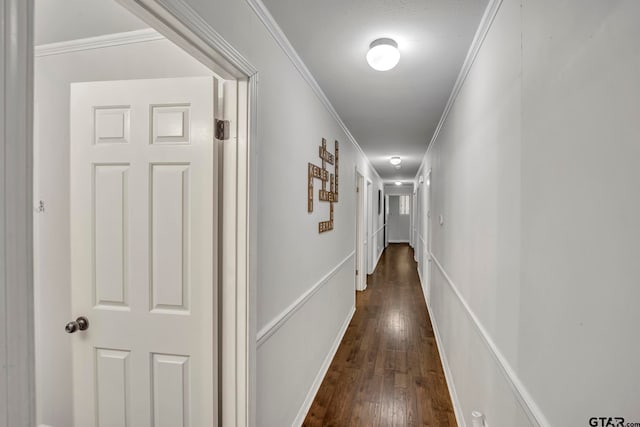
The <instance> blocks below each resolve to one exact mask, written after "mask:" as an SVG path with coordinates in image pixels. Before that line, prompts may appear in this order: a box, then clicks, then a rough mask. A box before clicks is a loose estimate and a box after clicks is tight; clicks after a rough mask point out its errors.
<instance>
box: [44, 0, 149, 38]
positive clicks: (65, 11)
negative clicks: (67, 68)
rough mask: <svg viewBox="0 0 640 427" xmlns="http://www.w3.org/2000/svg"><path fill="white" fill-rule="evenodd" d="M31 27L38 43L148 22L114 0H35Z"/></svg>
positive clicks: (135, 27)
mask: <svg viewBox="0 0 640 427" xmlns="http://www.w3.org/2000/svg"><path fill="white" fill-rule="evenodd" d="M34 27H35V44H36V46H37V45H41V44H47V43H54V42H61V41H67V40H75V39H83V38H87V37H94V36H101V35H104V34H113V33H121V32H125V31H133V30H141V29H143V28H148V27H149V26H148V25H147V24H145V23H144V22H143V21H141V20H140V19H138V18H137V17H136V16H134V15H133V14H132V13H131V12H129V11H128V10H126V9H125V8H123V7H122V6H120V5H119V4H118V3H116V2H115V0H35V25H34Z"/></svg>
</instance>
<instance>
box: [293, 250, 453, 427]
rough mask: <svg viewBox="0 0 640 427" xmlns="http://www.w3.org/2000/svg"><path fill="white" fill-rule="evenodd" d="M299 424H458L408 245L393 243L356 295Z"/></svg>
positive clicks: (441, 426)
mask: <svg viewBox="0 0 640 427" xmlns="http://www.w3.org/2000/svg"><path fill="white" fill-rule="evenodd" d="M303 425H304V426H308V427H311V426H336V427H347V426H349V427H350V426H367V427H373V426H439V427H447V426H456V422H455V416H454V412H453V407H452V405H451V400H450V398H449V392H448V390H447V384H446V381H445V377H444V373H443V370H442V366H441V364H440V358H439V356H438V349H437V347H436V341H435V337H434V333H433V329H432V327H431V322H430V321H429V317H428V314H427V308H426V305H425V302H424V297H423V295H422V290H421V288H420V281H419V278H418V273H417V270H416V263H415V261H414V260H413V250H412V249H411V248H410V247H409V246H408V245H407V244H390V245H389V246H388V247H387V249H386V250H385V252H384V253H383V255H382V257H381V258H380V262H379V263H378V267H377V268H376V271H375V272H374V274H373V275H371V276H370V277H369V280H368V287H367V290H366V291H364V292H358V293H357V295H356V312H355V314H354V316H353V319H352V321H351V323H350V324H349V328H348V329H347V332H346V334H345V336H344V339H343V340H342V343H341V344H340V347H339V349H338V351H337V353H336V356H335V358H334V359H333V362H332V363H331V366H330V368H329V371H328V372H327V375H326V376H325V379H324V381H323V383H322V386H321V387H320V390H319V391H318V394H317V395H316V398H315V400H314V402H313V405H312V406H311V409H310V410H309V413H308V414H307V417H306V419H305V422H304V424H303Z"/></svg>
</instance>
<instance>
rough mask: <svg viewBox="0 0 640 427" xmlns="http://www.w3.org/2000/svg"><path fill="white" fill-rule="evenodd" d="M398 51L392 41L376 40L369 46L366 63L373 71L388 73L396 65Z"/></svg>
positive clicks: (398, 57) (398, 58) (398, 59)
mask: <svg viewBox="0 0 640 427" xmlns="http://www.w3.org/2000/svg"><path fill="white" fill-rule="evenodd" d="M399 61H400V51H399V50H398V44H397V43H396V42H395V41H394V40H392V39H377V40H374V41H373V42H372V43H371V45H370V46H369V52H367V62H368V63H369V65H370V66H371V68H373V69H374V70H378V71H388V70H390V69H392V68H393V67H395V66H396V65H398V62H399Z"/></svg>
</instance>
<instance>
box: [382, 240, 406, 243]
mask: <svg viewBox="0 0 640 427" xmlns="http://www.w3.org/2000/svg"><path fill="white" fill-rule="evenodd" d="M387 243H409V241H408V240H387Z"/></svg>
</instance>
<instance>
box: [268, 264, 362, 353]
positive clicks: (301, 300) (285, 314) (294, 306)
mask: <svg viewBox="0 0 640 427" xmlns="http://www.w3.org/2000/svg"><path fill="white" fill-rule="evenodd" d="M355 253H356V252H355V251H353V252H351V253H350V254H349V255H347V257H346V258H345V259H343V260H342V261H340V263H339V264H338V265H336V266H335V267H333V269H332V270H331V271H330V272H328V273H327V274H326V275H325V276H324V277H323V278H322V279H320V280H319V281H318V282H316V283H315V284H314V285H313V286H311V288H309V289H308V290H307V291H306V292H305V293H303V294H302V295H300V296H299V297H298V298H297V299H296V300H295V301H294V302H292V303H291V304H290V305H289V306H288V307H287V308H285V309H284V310H283V311H282V312H281V313H280V314H278V315H277V316H276V317H274V318H273V319H272V320H271V321H270V322H269V323H267V324H266V325H265V326H264V327H263V328H262V329H260V331H259V332H258V336H257V346H258V348H259V347H260V346H262V344H264V343H265V342H266V341H267V340H268V339H269V338H270V337H271V336H272V335H273V334H275V333H276V332H277V331H278V329H280V328H281V327H282V326H283V325H284V324H285V323H287V320H289V319H290V318H291V316H293V315H294V313H295V312H296V311H298V310H300V308H302V306H303V305H305V304H306V302H307V301H309V300H310V299H311V297H313V296H314V295H315V294H316V293H317V292H318V291H319V290H320V289H321V288H322V287H323V286H324V285H326V284H327V283H328V282H329V280H331V278H332V277H333V276H335V274H336V273H337V272H338V271H340V270H341V269H342V267H344V265H345V264H346V263H347V262H348V261H349V260H350V259H351V258H352V257H353V256H354V255H355Z"/></svg>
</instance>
